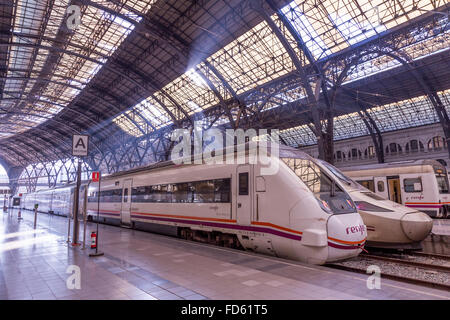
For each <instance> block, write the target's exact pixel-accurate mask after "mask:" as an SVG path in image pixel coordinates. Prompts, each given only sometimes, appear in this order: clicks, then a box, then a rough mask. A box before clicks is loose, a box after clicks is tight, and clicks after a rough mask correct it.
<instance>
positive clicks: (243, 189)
mask: <svg viewBox="0 0 450 320" xmlns="http://www.w3.org/2000/svg"><path fill="white" fill-rule="evenodd" d="M239 195H240V196H248V172H241V173H239Z"/></svg>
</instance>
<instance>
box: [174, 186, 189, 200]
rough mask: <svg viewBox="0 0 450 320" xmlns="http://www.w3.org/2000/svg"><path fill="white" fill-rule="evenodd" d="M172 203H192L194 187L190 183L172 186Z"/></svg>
mask: <svg viewBox="0 0 450 320" xmlns="http://www.w3.org/2000/svg"><path fill="white" fill-rule="evenodd" d="M172 202H177V203H186V202H192V186H191V184H189V183H176V184H174V185H173V186H172Z"/></svg>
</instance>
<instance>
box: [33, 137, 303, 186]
mask: <svg viewBox="0 0 450 320" xmlns="http://www.w3.org/2000/svg"><path fill="white" fill-rule="evenodd" d="M248 145H249V143H248V142H247V143H245V146H246V149H245V150H246V153H248V148H247V146H248ZM233 147H234V148H235V149H236V147H237V146H236V145H235V146H233ZM230 148H231V147H230ZM226 150H227V148H224V149H222V152H223V154H226ZM278 150H279V156H280V158H283V157H289V156H292V155H293V153H295V156H296V157H298V156H300V157H303V158H311V156H310V155H308V154H307V153H305V152H303V151H300V150H299V149H296V148H293V147H290V146H286V145H282V144H278ZM235 153H236V150H235ZM268 153H271V145H270V144H268ZM193 160H194V156H193V155H192V156H191V161H192V162H193ZM185 165H186V166H191V165H195V164H185ZM175 166H177V167H182V166H184V165H183V164H177V163H175V162H174V161H172V160H168V161H162V162H157V163H152V164H150V165H146V166H140V167H135V168H132V169H129V170H125V171H120V172H116V173H112V174H107V175H104V176H103V177H102V179H108V180H109V179H114V178H119V177H122V176H126V175H130V174H134V173H138V172H149V171H153V170H158V169H162V168H171V167H175ZM88 182H89V180H83V181H82V182H81V185H83V184H87V183H88ZM75 185H76V183H74V182H73V183H70V184H66V185H63V186H58V187H54V188H50V189H42V190H38V191H36V192H47V191H51V190H56V189H63V188H70V187H74V186H75Z"/></svg>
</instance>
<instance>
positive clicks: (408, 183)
mask: <svg viewBox="0 0 450 320" xmlns="http://www.w3.org/2000/svg"><path fill="white" fill-rule="evenodd" d="M403 186H404V187H405V192H422V191H423V189H422V179H421V178H420V177H419V178H408V179H405V180H403Z"/></svg>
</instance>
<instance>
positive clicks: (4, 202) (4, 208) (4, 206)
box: [3, 194, 6, 212]
mask: <svg viewBox="0 0 450 320" xmlns="http://www.w3.org/2000/svg"><path fill="white" fill-rule="evenodd" d="M3 212H6V194H5V198H4V199H3Z"/></svg>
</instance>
